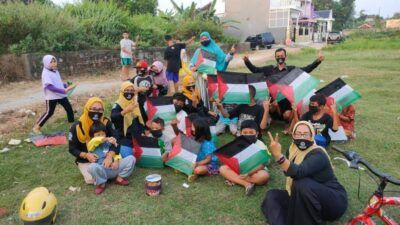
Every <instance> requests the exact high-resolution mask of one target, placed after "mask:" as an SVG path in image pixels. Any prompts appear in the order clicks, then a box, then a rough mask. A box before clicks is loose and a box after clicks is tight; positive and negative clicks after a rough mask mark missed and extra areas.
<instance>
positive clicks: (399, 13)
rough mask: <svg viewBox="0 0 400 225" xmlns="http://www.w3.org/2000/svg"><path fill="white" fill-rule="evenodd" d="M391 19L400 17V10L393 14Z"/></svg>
mask: <svg viewBox="0 0 400 225" xmlns="http://www.w3.org/2000/svg"><path fill="white" fill-rule="evenodd" d="M390 19H400V12H397V13H395V14H393V16H392V18H390Z"/></svg>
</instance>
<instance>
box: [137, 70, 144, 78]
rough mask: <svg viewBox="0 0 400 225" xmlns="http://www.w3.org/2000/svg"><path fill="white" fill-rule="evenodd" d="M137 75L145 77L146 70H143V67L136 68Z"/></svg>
mask: <svg viewBox="0 0 400 225" xmlns="http://www.w3.org/2000/svg"><path fill="white" fill-rule="evenodd" d="M136 73H137V75H139V76H141V77H143V76H144V75H146V70H142V69H138V70H136Z"/></svg>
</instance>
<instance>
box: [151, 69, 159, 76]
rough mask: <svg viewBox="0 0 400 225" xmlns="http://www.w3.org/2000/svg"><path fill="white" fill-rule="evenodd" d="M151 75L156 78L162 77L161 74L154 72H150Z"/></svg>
mask: <svg viewBox="0 0 400 225" xmlns="http://www.w3.org/2000/svg"><path fill="white" fill-rule="evenodd" d="M149 75H151V76H153V77H155V76H158V75H160V73H156V72H154V71H152V70H150V72H149Z"/></svg>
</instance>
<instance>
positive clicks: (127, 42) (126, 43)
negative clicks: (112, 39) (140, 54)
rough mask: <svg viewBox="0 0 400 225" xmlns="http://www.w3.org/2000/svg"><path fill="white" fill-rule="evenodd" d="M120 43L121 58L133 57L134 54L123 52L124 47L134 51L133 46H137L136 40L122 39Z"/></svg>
mask: <svg viewBox="0 0 400 225" xmlns="http://www.w3.org/2000/svg"><path fill="white" fill-rule="evenodd" d="M119 44H120V45H121V58H132V55H129V54H127V53H125V52H123V51H122V49H125V50H126V51H131V52H132V48H134V47H135V46H136V44H135V42H133V41H132V40H131V39H122V40H121V41H120V42H119Z"/></svg>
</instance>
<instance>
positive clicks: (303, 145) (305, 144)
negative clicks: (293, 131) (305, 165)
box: [293, 139, 314, 151]
mask: <svg viewBox="0 0 400 225" xmlns="http://www.w3.org/2000/svg"><path fill="white" fill-rule="evenodd" d="M293 143H294V144H295V145H296V146H297V147H298V148H299V149H300V150H302V151H304V150H306V149H307V148H309V147H310V146H311V145H313V144H314V142H313V141H309V140H306V139H293Z"/></svg>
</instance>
